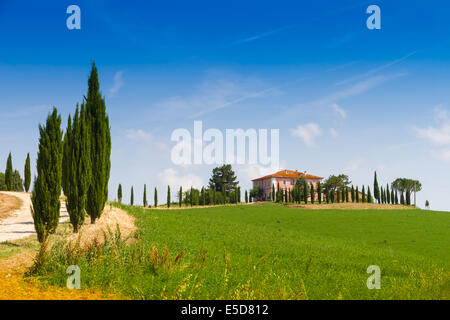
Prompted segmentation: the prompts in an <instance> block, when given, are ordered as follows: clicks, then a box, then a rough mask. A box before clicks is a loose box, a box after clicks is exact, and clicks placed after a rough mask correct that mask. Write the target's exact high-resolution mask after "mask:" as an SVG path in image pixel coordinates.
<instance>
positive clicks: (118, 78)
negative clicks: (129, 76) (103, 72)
mask: <svg viewBox="0 0 450 320" xmlns="http://www.w3.org/2000/svg"><path fill="white" fill-rule="evenodd" d="M123 85H124V82H123V71H118V72H116V74H115V75H114V83H113V86H112V87H111V88H110V89H109V96H110V97H113V96H115V95H116V94H117V92H119V90H120V89H121V88H122V87H123Z"/></svg>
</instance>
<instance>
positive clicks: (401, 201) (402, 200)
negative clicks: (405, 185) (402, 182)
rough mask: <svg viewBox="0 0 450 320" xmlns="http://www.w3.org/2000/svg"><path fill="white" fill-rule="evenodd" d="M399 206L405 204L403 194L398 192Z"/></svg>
mask: <svg viewBox="0 0 450 320" xmlns="http://www.w3.org/2000/svg"><path fill="white" fill-rule="evenodd" d="M400 204H403V205H404V204H405V198H404V197H403V192H400Z"/></svg>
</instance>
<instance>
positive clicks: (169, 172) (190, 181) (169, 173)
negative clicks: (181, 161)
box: [158, 168, 203, 190]
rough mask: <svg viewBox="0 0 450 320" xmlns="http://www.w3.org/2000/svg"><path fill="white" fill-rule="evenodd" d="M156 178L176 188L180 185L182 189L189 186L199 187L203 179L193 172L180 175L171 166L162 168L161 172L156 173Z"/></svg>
mask: <svg viewBox="0 0 450 320" xmlns="http://www.w3.org/2000/svg"><path fill="white" fill-rule="evenodd" d="M158 179H159V181H160V182H161V183H162V184H163V185H165V186H167V185H169V186H172V187H177V188H179V187H180V186H181V187H183V189H184V190H187V189H189V188H190V187H194V188H201V187H202V186H203V180H202V178H201V177H199V176H197V175H195V174H193V173H188V174H186V175H180V174H179V173H178V172H177V171H176V170H175V169H173V168H167V169H164V171H163V172H161V173H159V174H158Z"/></svg>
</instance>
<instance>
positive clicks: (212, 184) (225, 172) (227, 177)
mask: <svg viewBox="0 0 450 320" xmlns="http://www.w3.org/2000/svg"><path fill="white" fill-rule="evenodd" d="M236 179H237V178H236V174H235V173H234V171H233V169H232V167H231V165H230V164H225V165H223V166H221V167H217V168H214V169H213V171H212V176H211V178H210V179H209V188H210V189H213V188H216V190H218V191H222V190H225V193H226V194H228V193H229V192H231V191H233V190H235V189H236V187H237V185H238V184H239V181H236Z"/></svg>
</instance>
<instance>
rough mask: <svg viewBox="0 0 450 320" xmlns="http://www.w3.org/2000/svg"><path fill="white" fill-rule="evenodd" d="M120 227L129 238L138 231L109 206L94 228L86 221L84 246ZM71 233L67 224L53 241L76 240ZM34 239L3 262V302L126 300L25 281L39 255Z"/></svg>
mask: <svg viewBox="0 0 450 320" xmlns="http://www.w3.org/2000/svg"><path fill="white" fill-rule="evenodd" d="M117 225H119V228H120V230H121V233H122V234H123V235H124V236H128V235H129V234H131V233H132V232H133V231H135V230H136V227H135V225H134V218H132V217H131V216H129V215H128V214H127V213H126V212H125V211H123V210H120V209H117V208H110V207H109V205H108V206H106V207H105V210H104V212H103V215H102V217H101V218H100V219H98V220H97V221H96V223H95V225H92V224H90V221H89V219H87V221H86V223H85V225H84V226H83V228H82V229H81V231H80V233H82V238H81V239H82V241H81V244H82V245H83V244H85V243H88V242H89V241H91V240H93V239H95V238H97V239H99V240H100V241H101V239H102V238H103V230H106V229H107V228H108V227H109V228H111V229H113V230H115V228H116V227H117ZM70 231H71V228H70V224H69V225H68V223H65V224H63V225H61V227H60V228H59V230H58V232H57V234H56V235H55V236H53V238H54V239H56V238H63V239H66V240H67V241H73V240H76V239H77V238H78V235H76V234H72V233H71V232H70ZM35 238H36V237H35V236H31V237H29V238H27V239H23V240H18V243H19V244H17V246H18V248H20V251H19V253H16V254H14V255H12V256H9V257H7V258H3V259H0V300H102V299H108V300H111V299H123V298H124V297H122V296H118V295H112V294H108V295H105V294H103V293H101V292H99V291H95V290H83V289H81V290H69V289H66V288H60V287H52V286H44V285H43V283H42V282H39V281H38V280H37V279H35V278H24V277H23V274H24V273H25V272H26V271H27V270H28V268H29V267H30V266H31V265H32V264H33V259H34V257H35V256H36V253H37V250H36V249H35V248H33V246H31V245H30V244H32V243H34V242H36V243H34V244H37V240H36V239H35ZM50 241H51V239H50ZM25 242H27V245H26V246H25V245H23V244H24V243H25ZM34 247H36V246H34Z"/></svg>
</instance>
